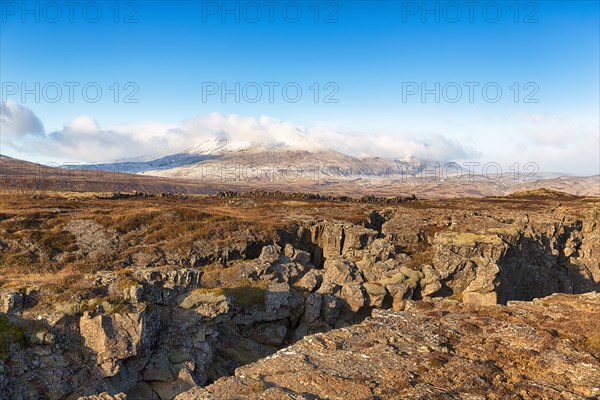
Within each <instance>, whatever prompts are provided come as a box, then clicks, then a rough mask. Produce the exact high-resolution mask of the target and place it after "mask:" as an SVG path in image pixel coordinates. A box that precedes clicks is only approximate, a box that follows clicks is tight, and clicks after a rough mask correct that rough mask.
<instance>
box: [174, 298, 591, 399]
mask: <svg viewBox="0 0 600 400" xmlns="http://www.w3.org/2000/svg"><path fill="white" fill-rule="evenodd" d="M598 321H600V294H598V293H590V294H585V295H579V296H575V295H571V296H568V295H554V296H550V297H548V298H544V299H542V300H538V301H535V302H510V303H509V304H508V306H499V305H497V306H491V307H486V308H479V307H475V306H469V305H461V303H458V302H455V301H450V300H435V301H428V302H411V303H410V307H409V308H408V310H407V311H402V312H391V311H377V312H376V313H375V314H374V316H373V317H372V318H368V319H367V320H365V321H364V322H362V323H360V324H358V325H355V326H352V327H349V328H344V329H338V330H334V331H330V332H328V333H324V334H316V335H313V336H308V337H305V338H304V339H302V340H301V341H299V342H298V343H296V344H294V345H292V346H290V347H287V348H285V349H283V350H280V351H279V352H277V353H275V354H273V355H272V356H270V357H267V358H265V359H263V360H261V361H259V362H256V363H253V364H250V365H246V366H243V367H241V368H238V369H237V370H236V372H235V376H233V377H227V378H222V379H220V380H218V381H217V382H215V383H214V384H212V385H209V386H207V387H205V388H196V389H192V390H191V391H189V392H187V393H184V394H181V395H179V396H177V397H176V399H177V400H208V399H211V400H217V399H220V400H229V399H230V400H233V399H282V398H298V399H312V398H322V399H344V400H354V399H356V400H358V399H373V398H377V399H402V398H411V399H416V398H489V399H508V398H521V399H562V398H565V399H566V398H568V399H581V400H584V399H591V398H597V397H598V396H599V395H600V361H599V360H600V358H599V356H600V337H599V336H598V332H599V330H598Z"/></svg>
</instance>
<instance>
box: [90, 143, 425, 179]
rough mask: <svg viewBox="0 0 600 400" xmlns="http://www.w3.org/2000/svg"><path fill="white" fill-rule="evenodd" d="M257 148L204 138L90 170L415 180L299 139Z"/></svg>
mask: <svg viewBox="0 0 600 400" xmlns="http://www.w3.org/2000/svg"><path fill="white" fill-rule="evenodd" d="M286 139H287V140H286V141H285V142H279V143H272V144H262V143H255V142H251V141H239V140H232V139H230V138H228V137H225V136H220V137H215V138H213V139H208V140H205V141H203V142H201V143H200V144H198V145H197V146H195V147H192V148H189V149H187V150H184V151H182V152H181V153H177V154H173V155H169V156H165V157H162V158H159V159H156V160H152V161H144V162H122V163H112V164H99V165H95V166H94V168H96V169H100V170H111V171H119V172H129V173H138V174H146V175H155V176H162V177H179V178H190V179H194V178H204V177H206V171H207V170H209V169H210V170H211V171H217V170H218V171H221V170H222V171H225V170H230V169H236V168H237V169H244V168H246V169H248V168H253V169H265V168H268V169H271V170H273V171H281V170H290V171H291V170H293V171H295V172H294V173H296V174H300V175H305V176H312V175H313V174H314V173H315V171H317V173H323V172H322V171H326V172H325V173H326V174H330V175H331V176H332V177H333V176H341V177H345V178H351V177H382V176H390V175H406V174H409V175H414V174H415V173H417V172H418V170H419V168H420V163H418V162H416V160H414V162H407V161H401V160H392V159H386V158H380V157H367V158H359V157H354V156H350V155H346V154H343V153H340V152H337V151H334V150H323V149H320V148H319V147H318V146H317V145H316V144H314V143H313V142H312V141H310V140H309V139H305V138H302V137H300V136H299V137H297V138H293V139H292V140H289V138H286Z"/></svg>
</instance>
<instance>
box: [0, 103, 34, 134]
mask: <svg viewBox="0 0 600 400" xmlns="http://www.w3.org/2000/svg"><path fill="white" fill-rule="evenodd" d="M0 132H2V135H3V136H4V137H8V138H11V139H13V138H19V137H22V136H26V135H33V136H40V135H43V134H44V125H43V124H42V121H40V120H39V118H38V117H36V116H35V114H34V113H33V112H32V111H31V110H30V109H29V108H27V107H23V106H21V105H19V104H17V103H15V102H14V101H12V100H8V101H7V102H6V103H0Z"/></svg>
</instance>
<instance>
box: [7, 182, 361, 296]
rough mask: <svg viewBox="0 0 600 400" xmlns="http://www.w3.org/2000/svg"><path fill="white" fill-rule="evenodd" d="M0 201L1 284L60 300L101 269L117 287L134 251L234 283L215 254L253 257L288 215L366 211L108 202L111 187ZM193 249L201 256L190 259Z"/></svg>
mask: <svg viewBox="0 0 600 400" xmlns="http://www.w3.org/2000/svg"><path fill="white" fill-rule="evenodd" d="M0 198H1V200H0V201H1V205H0V232H1V233H2V235H1V236H0V271H1V272H2V275H1V278H0V287H12V288H18V287H20V286H26V285H27V286H31V285H36V284H39V285H43V286H44V287H45V288H46V290H49V289H52V290H53V291H54V292H55V294H56V295H57V296H63V297H64V296H68V297H72V296H84V297H85V296H98V295H100V293H93V287H94V286H93V282H91V281H90V280H89V279H88V277H90V276H92V275H93V274H95V273H97V272H99V271H103V270H105V271H116V272H118V273H119V276H121V278H122V279H123V287H125V286H126V285H127V284H128V283H129V282H127V279H130V278H129V275H130V272H131V266H132V265H133V264H135V262H134V260H133V257H135V256H136V255H139V254H141V253H144V254H152V255H153V256H154V257H153V258H154V259H156V260H161V261H162V262H163V263H164V264H163V265H176V266H180V267H200V266H201V267H202V268H203V269H205V272H206V274H205V277H204V281H205V282H213V284H214V285H215V286H228V285H232V284H234V283H239V282H237V281H239V279H237V278H239V277H236V276H235V271H233V270H231V271H229V270H222V269H221V268H215V266H220V265H221V262H222V261H223V257H222V256H221V255H219V251H220V250H222V249H224V248H232V251H231V253H232V254H226V255H225V256H224V257H225V258H226V259H236V258H239V259H242V258H244V257H245V256H246V254H236V251H235V250H236V249H235V248H236V245H239V244H241V243H242V242H255V243H256V247H255V248H252V246H250V248H249V250H250V251H254V254H253V256H254V257H256V256H258V253H259V252H260V249H261V247H262V245H263V244H265V243H274V242H276V241H277V240H278V239H279V238H280V237H281V235H284V234H285V232H286V229H288V228H290V227H291V226H293V224H294V219H293V216H294V214H298V213H300V214H302V215H303V216H308V217H314V218H328V217H333V216H335V219H338V220H346V221H350V222H354V223H360V222H364V221H365V217H366V215H365V210H366V209H367V207H365V206H364V205H362V206H361V205H356V204H353V205H350V204H334V203H329V202H308V201H307V202H301V201H285V200H284V201H282V200H280V199H276V198H266V199H242V200H239V199H219V198H216V197H215V196H209V195H188V196H167V197H162V196H150V197H144V196H140V197H137V196H132V197H129V196H125V198H122V199H119V198H116V199H115V196H114V195H113V194H112V193H76V192H72V193H70V192H36V193H34V194H32V193H27V192H23V191H21V192H18V193H15V192H9V193H4V194H3V195H2V196H1V197H0ZM81 221H85V222H86V225H85V226H84V227H83V232H82V231H81V228H80V227H79V226H77V223H78V222H81ZM74 232H75V233H74ZM76 235H79V236H80V238H79V239H80V240H79V242H80V243H79V244H78V240H77V237H76ZM84 246H85V247H87V248H82V247H84ZM240 248H241V246H240ZM247 251H248V250H247ZM198 254H200V255H203V254H204V255H206V258H205V259H194V256H195V255H198ZM190 255H192V257H190ZM152 266H160V261H154V260H153V261H152ZM227 275H233V276H230V277H228V276H227Z"/></svg>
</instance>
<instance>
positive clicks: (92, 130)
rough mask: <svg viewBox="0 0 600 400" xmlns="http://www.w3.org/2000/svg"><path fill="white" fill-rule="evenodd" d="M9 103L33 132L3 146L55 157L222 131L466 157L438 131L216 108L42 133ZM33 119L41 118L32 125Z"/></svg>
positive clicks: (256, 141) (108, 153)
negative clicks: (348, 125)
mask: <svg viewBox="0 0 600 400" xmlns="http://www.w3.org/2000/svg"><path fill="white" fill-rule="evenodd" d="M6 107H10V108H9V109H10V111H11V113H10V119H7V121H8V122H7V125H8V124H10V126H11V127H12V128H11V129H12V130H13V131H18V132H31V133H35V134H34V135H29V136H21V137H19V138H18V140H11V141H9V143H4V145H5V146H4V147H7V146H6V144H8V147H9V148H12V149H14V150H16V151H17V152H19V153H21V154H31V155H33V157H38V156H43V157H44V158H46V159H48V158H50V159H52V160H56V161H79V162H112V161H115V160H122V159H131V158H136V157H140V156H143V157H144V158H145V159H148V158H152V157H155V158H158V157H162V156H165V155H169V154H173V153H178V152H181V151H184V150H185V149H188V148H191V147H195V146H197V145H198V144H199V143H201V142H202V141H204V140H207V139H212V138H215V137H219V136H226V137H229V138H231V139H232V140H234V141H237V142H243V143H248V144H253V145H269V146H285V147H291V148H296V149H306V150H309V151H315V150H325V149H332V150H337V151H340V152H342V153H346V154H351V155H358V156H382V157H393V158H408V157H411V156H412V157H417V158H420V159H428V160H429V159H436V160H451V159H457V158H464V157H466V156H467V152H466V151H465V150H464V149H463V148H462V147H461V146H460V145H459V144H457V143H455V142H452V141H450V140H448V139H446V138H444V137H443V136H441V135H438V134H432V135H427V136H426V137H421V138H416V136H414V135H409V134H406V133H403V134H393V133H386V134H372V133H360V132H354V133H349V132H347V131H342V130H341V129H339V128H337V127H335V126H331V125H327V124H323V123H321V124H317V125H315V126H313V127H303V126H299V125H295V124H293V123H291V122H287V121H281V120H278V119H276V118H272V117H268V116H261V117H260V118H258V119H256V118H252V117H241V116H239V115H235V114H232V115H223V114H220V113H217V112H215V113H211V114H209V115H204V116H199V117H196V118H190V119H186V120H184V121H183V122H182V123H181V124H179V125H166V124H162V123H155V122H144V123H136V124H130V125H121V126H113V127H108V128H102V127H101V126H99V124H98V123H97V122H96V120H95V119H94V118H92V117H90V116H80V117H77V118H75V119H74V120H73V121H71V122H70V123H68V124H67V125H65V126H64V127H63V129H61V130H59V131H55V132H50V133H44V128H43V126H42V124H41V122H40V121H39V119H38V118H37V117H35V115H34V114H33V113H32V112H31V111H30V110H29V109H27V108H25V107H22V106H19V105H16V104H14V103H12V104H8V103H7V106H6ZM14 110H17V111H16V112H15V111H14ZM20 119H22V121H21V120H20ZM3 121H4V120H3ZM31 121H37V123H36V124H32V122H31ZM3 124H4V122H3ZM3 126H4V125H3ZM15 127H18V129H16V128H15ZM25 127H27V128H25ZM21 135H23V134H22V133H21Z"/></svg>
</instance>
